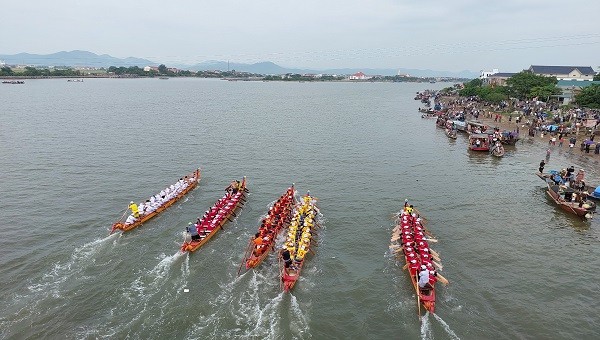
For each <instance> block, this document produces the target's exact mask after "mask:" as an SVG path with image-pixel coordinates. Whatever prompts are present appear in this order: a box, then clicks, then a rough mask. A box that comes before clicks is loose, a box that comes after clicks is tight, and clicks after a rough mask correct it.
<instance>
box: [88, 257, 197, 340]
mask: <svg viewBox="0 0 600 340" xmlns="http://www.w3.org/2000/svg"><path fill="white" fill-rule="evenodd" d="M159 259H160V261H159V263H158V264H157V265H156V266H155V267H154V268H152V269H150V270H148V271H146V272H142V273H140V274H139V276H138V277H137V278H136V279H135V280H134V281H133V282H131V283H130V284H128V285H126V286H125V287H124V288H121V289H120V290H121V291H122V293H121V294H120V295H119V294H115V295H113V296H110V297H108V299H110V300H114V301H112V302H111V303H110V304H111V305H113V306H118V307H115V308H112V309H111V311H110V313H109V314H108V315H106V316H105V318H106V319H104V320H102V319H100V320H98V325H96V326H94V327H92V328H93V329H92V330H90V329H85V330H80V333H79V334H78V337H85V336H86V334H94V335H95V336H100V335H102V336H107V337H112V336H116V335H119V336H125V335H127V336H133V337H138V336H140V335H139V334H137V332H141V331H143V332H144V333H147V332H149V333H150V334H158V333H156V332H160V330H161V327H164V326H165V325H167V324H170V323H171V322H172V321H173V320H171V319H170V318H169V319H167V318H166V315H167V314H168V313H167V309H169V308H172V303H173V301H176V300H178V299H180V298H184V297H183V294H185V293H184V289H185V287H186V286H187V284H188V278H189V276H190V267H189V256H188V255H187V253H183V252H177V253H175V254H173V255H169V256H167V255H165V254H161V255H160V256H159ZM181 259H183V261H181ZM178 262H181V264H180V265H179V268H180V271H181V275H177V274H176V271H175V269H176V268H177V267H178V266H177V264H178ZM148 311H152V317H151V318H149V317H148V313H147V312H148ZM132 315H133V318H132V317H131V316H132ZM124 321H127V322H124Z"/></svg>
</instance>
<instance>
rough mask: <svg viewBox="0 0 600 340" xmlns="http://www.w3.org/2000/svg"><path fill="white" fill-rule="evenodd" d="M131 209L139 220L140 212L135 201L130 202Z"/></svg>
mask: <svg viewBox="0 0 600 340" xmlns="http://www.w3.org/2000/svg"><path fill="white" fill-rule="evenodd" d="M129 209H131V213H132V214H133V217H135V218H138V217H140V211H139V209H138V206H137V204H135V203H133V201H131V202H129Z"/></svg>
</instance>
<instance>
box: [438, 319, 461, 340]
mask: <svg viewBox="0 0 600 340" xmlns="http://www.w3.org/2000/svg"><path fill="white" fill-rule="evenodd" d="M433 317H434V318H435V319H436V320H437V321H439V323H440V324H441V325H442V327H443V328H444V330H445V331H446V333H448V335H450V337H451V338H452V339H455V340H460V338H459V337H458V335H456V333H454V331H453V330H452V329H450V326H449V325H448V324H447V323H446V322H445V321H444V320H442V318H441V317H439V315H437V314H435V313H434V314H433Z"/></svg>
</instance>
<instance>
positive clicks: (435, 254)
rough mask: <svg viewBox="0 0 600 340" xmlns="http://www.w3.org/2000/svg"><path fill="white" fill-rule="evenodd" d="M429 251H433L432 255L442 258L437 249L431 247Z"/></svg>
mask: <svg viewBox="0 0 600 340" xmlns="http://www.w3.org/2000/svg"><path fill="white" fill-rule="evenodd" d="M429 252H430V253H431V255H433V256H435V257H437V258H440V254H438V253H437V252H436V251H435V250H433V249H431V248H429Z"/></svg>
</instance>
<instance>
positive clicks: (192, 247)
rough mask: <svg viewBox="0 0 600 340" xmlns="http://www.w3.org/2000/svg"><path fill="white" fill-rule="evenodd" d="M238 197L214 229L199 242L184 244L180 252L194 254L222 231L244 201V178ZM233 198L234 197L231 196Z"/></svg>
mask: <svg viewBox="0 0 600 340" xmlns="http://www.w3.org/2000/svg"><path fill="white" fill-rule="evenodd" d="M238 194H239V195H237V194H236V195H237V197H239V199H238V200H237V201H235V206H233V207H232V208H231V209H230V210H229V211H228V213H227V214H225V215H222V217H221V219H220V220H219V221H218V222H217V223H216V224H215V225H214V228H213V229H212V230H211V231H210V232H209V233H207V234H206V235H205V237H204V238H203V239H201V240H200V241H189V242H184V243H183V244H182V245H181V251H183V252H186V251H187V252H194V251H196V250H198V249H199V248H200V247H202V246H203V245H204V244H206V243H207V242H208V241H209V240H210V239H211V238H213V236H215V235H216V234H217V232H218V231H219V230H221V229H223V226H224V225H225V223H227V222H228V221H229V220H230V217H231V216H232V215H234V214H235V212H236V211H237V210H239V209H241V207H242V205H243V201H244V200H245V197H246V178H244V180H243V181H242V187H241V189H240V190H239V192H238ZM233 197H235V195H234V196H233Z"/></svg>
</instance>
